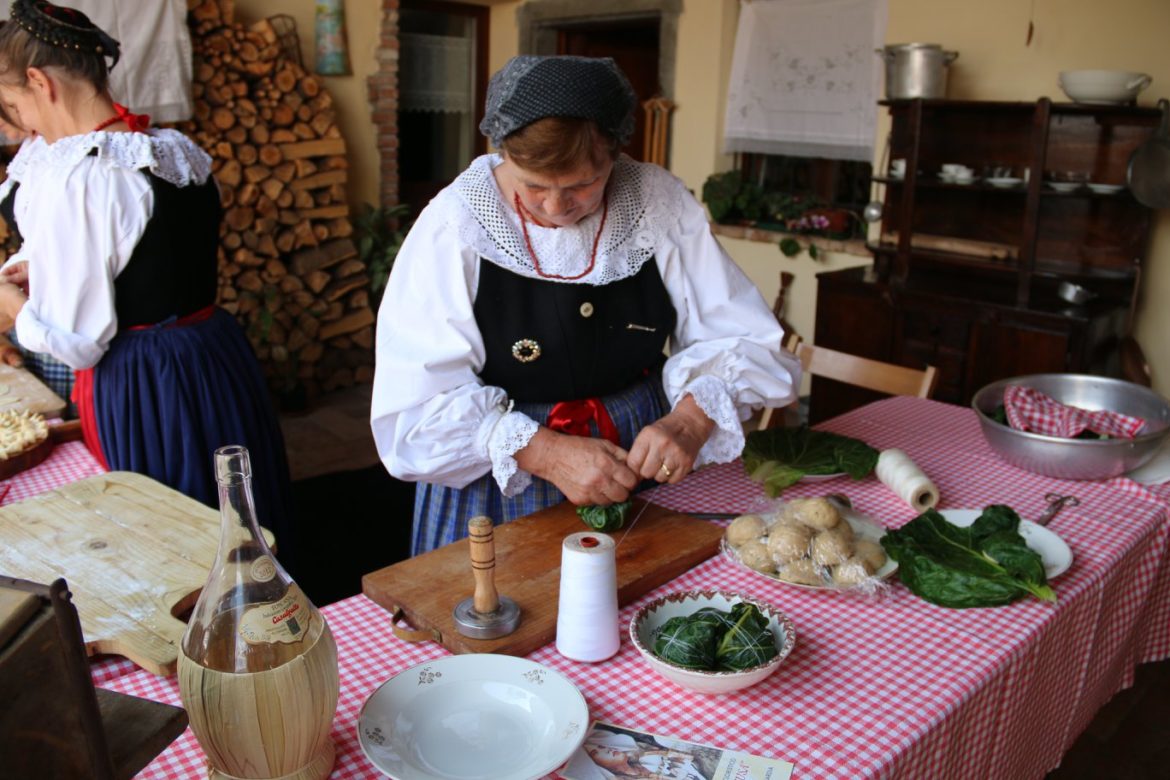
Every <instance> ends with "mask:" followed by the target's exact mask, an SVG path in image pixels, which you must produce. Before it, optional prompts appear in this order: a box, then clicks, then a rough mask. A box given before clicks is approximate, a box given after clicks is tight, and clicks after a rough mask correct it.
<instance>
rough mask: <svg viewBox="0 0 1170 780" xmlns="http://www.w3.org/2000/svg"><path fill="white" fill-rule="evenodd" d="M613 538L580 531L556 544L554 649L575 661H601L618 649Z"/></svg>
mask: <svg viewBox="0 0 1170 780" xmlns="http://www.w3.org/2000/svg"><path fill="white" fill-rule="evenodd" d="M616 547H617V545H616V544H614V541H613V537H611V536H607V535H606V534H603V533H598V532H596V531H583V532H581V533H576V534H570V535H569V536H566V537H565V541H564V543H563V544H562V546H561V593H560V600H559V605H558V608H557V652H558V653H560V654H561V655H563V656H565V657H566V658H571V659H573V660H574V661H589V662H593V661H604V660H605V659H606V658H610V657H611V656H613V654H614V653H616V652H617V651H618V649H619V648H620V647H621V636H620V634H619V633H618V603H617V562H616V558H615V555H614V550H615V549H616Z"/></svg>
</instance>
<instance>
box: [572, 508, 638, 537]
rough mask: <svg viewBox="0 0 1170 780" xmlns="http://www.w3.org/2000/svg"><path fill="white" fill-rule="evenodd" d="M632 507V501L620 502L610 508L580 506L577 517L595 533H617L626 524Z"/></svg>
mask: <svg viewBox="0 0 1170 780" xmlns="http://www.w3.org/2000/svg"><path fill="white" fill-rule="evenodd" d="M632 505H633V502H632V501H619V502H618V503H616V504H610V505H609V506H598V505H597V504H591V505H589V506H579V507H577V516H578V517H580V518H581V520H582V521H584V523H585V525H587V526H589V527H590V528H592V529H593V530H594V531H601V532H603V533H606V532H609V531H617V530H618V529H620V528H621V527H622V526H623V525H625V524H626V515H628V514H629V513H630V507H631V506H632Z"/></svg>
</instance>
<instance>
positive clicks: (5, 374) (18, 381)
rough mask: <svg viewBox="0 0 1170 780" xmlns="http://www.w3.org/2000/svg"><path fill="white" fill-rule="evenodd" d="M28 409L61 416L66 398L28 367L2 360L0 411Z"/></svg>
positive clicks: (49, 415) (0, 367) (47, 415)
mask: <svg viewBox="0 0 1170 780" xmlns="http://www.w3.org/2000/svg"><path fill="white" fill-rule="evenodd" d="M13 409H28V410H29V411H30V412H39V413H40V414H43V415H44V416H45V417H60V416H61V412H63V411H64V410H65V399H63V398H62V397H61V396H59V395H57V394H56V393H54V392H53V391H52V390H50V389H49V388H48V387H47V386H45V384H44V383H43V382H41V380H39V379H37V378H36V377H35V376H33V375H32V373H31V372H29V370H28V369H26V368H15V367H13V366H10V365H8V364H6V363H2V362H0V411H2V412H7V411H10V410H13Z"/></svg>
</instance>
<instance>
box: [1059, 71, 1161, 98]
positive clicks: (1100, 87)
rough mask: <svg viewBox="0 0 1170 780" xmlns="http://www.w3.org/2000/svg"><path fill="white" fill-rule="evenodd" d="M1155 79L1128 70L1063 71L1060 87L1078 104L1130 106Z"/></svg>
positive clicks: (1060, 77)
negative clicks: (1124, 104) (1126, 104)
mask: <svg viewBox="0 0 1170 780" xmlns="http://www.w3.org/2000/svg"><path fill="white" fill-rule="evenodd" d="M1151 81H1153V79H1152V78H1151V77H1150V76H1149V75H1147V74H1145V73H1135V72H1133V71H1129V70H1064V71H1061V72H1060V76H1059V77H1058V78H1057V83H1058V84H1060V88H1061V90H1063V91H1064V94H1066V95H1068V97H1069V99H1070V100H1075V101H1076V102H1078V103H1101V104H1113V103H1129V102H1132V101H1133V100H1134V99H1136V98H1137V96H1138V93H1139V92H1141V91H1142V90H1143V89H1145V88H1146V87H1148V86H1150V82H1151Z"/></svg>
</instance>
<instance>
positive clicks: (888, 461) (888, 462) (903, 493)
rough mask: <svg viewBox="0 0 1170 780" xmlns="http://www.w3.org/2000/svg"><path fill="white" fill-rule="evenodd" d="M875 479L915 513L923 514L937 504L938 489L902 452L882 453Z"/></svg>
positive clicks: (884, 451)
mask: <svg viewBox="0 0 1170 780" xmlns="http://www.w3.org/2000/svg"><path fill="white" fill-rule="evenodd" d="M877 478H878V479H880V480H881V481H882V484H883V485H885V486H886V487H888V488H889V489H890V490H892V491H894V493H895V494H897V496H898V497H899V498H901V499H902V500H903V501H905V502H906V503H907V504H909V505H910V506H912V507H913V508H914V511H916V512H925V511H926V510H927V509H931V508H933V507H934V506H935V505H936V504H937V503H938V488H937V487H935V485H934V483H933V482H931V481H930V477H928V476H926V474H924V473H923V472H922V469H920V468H918V466H917V465H916V464H915V463H914V461H912V460H910V456H909V455H907V454H906V453H904V452H902V450H883V451H882V454H881V455H879V456H878V462H877Z"/></svg>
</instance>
